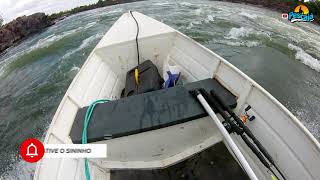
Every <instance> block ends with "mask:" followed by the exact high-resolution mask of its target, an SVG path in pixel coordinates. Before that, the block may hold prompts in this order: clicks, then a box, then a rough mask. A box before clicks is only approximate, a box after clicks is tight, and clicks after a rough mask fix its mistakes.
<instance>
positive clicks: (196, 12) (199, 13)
mask: <svg viewBox="0 0 320 180" xmlns="http://www.w3.org/2000/svg"><path fill="white" fill-rule="evenodd" d="M194 13H195V14H196V15H197V16H199V15H201V13H202V9H201V8H199V9H196V10H194Z"/></svg>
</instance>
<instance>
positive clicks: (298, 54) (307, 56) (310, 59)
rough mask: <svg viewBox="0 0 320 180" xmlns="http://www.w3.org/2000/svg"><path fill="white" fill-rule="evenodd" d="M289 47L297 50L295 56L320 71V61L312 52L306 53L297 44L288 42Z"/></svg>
mask: <svg viewBox="0 0 320 180" xmlns="http://www.w3.org/2000/svg"><path fill="white" fill-rule="evenodd" d="M288 48H289V49H291V50H293V51H296V55H295V58H296V59H297V60H299V61H301V62H302V63H303V64H305V65H307V66H309V67H310V68H311V69H314V70H316V71H318V72H320V61H319V60H318V59H316V58H314V57H312V56H311V55H310V54H308V53H306V52H305V51H304V50H303V49H302V48H300V47H298V46H295V45H293V44H291V43H289V44H288Z"/></svg>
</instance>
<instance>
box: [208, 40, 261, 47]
mask: <svg viewBox="0 0 320 180" xmlns="http://www.w3.org/2000/svg"><path fill="white" fill-rule="evenodd" d="M212 42H214V43H217V44H224V45H228V46H235V47H249V48H250V47H256V46H259V45H261V42H258V41H241V42H240V41H236V42H235V41H230V40H213V41H212Z"/></svg>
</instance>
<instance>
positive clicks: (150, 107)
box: [70, 79, 237, 143]
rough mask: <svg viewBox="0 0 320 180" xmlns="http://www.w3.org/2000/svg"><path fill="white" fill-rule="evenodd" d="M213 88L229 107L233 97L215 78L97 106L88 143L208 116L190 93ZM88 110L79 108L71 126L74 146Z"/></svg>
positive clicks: (89, 128)
mask: <svg viewBox="0 0 320 180" xmlns="http://www.w3.org/2000/svg"><path fill="white" fill-rule="evenodd" d="M195 88H204V89H205V90H207V92H210V90H212V89H214V90H215V91H216V92H217V93H218V95H220V97H222V98H223V100H224V101H225V103H226V104H227V105H229V106H230V107H231V108H234V107H236V105H237V101H236V97H235V96H234V95H233V94H231V92H229V91H228V90H227V89H226V88H224V87H223V86H222V85H221V84H220V83H219V82H218V81H217V80H215V79H205V80H201V81H197V82H192V83H188V84H186V85H183V86H176V87H173V88H169V89H161V90H158V91H153V92H148V93H144V94H139V95H134V96H130V97H126V98H122V99H119V100H114V101H111V102H107V103H104V104H98V105H97V106H96V107H95V109H94V113H93V115H92V118H91V120H90V123H89V127H88V142H95V141H100V140H104V139H108V138H117V137H121V136H127V135H132V134H136V133H141V132H145V131H149V130H154V129H159V128H163V127H168V126H171V125H175V124H179V123H184V122H187V121H190V120H194V119H198V118H202V117H205V116H207V113H206V112H205V110H204V109H203V107H202V106H201V104H200V103H199V102H198V101H197V99H196V98H195V97H193V96H192V95H191V94H190V93H189V90H193V89H195ZM86 110H87V107H84V108H82V109H79V110H78V112H77V115H76V118H75V120H74V123H73V125H72V129H71V132H70V137H71V139H72V141H73V143H81V137H82V130H83V122H84V116H85V112H86Z"/></svg>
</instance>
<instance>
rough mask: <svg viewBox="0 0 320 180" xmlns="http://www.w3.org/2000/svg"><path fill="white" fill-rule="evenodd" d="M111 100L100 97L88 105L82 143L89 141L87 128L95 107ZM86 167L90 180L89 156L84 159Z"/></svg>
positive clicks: (87, 177) (86, 173) (87, 176)
mask: <svg viewBox="0 0 320 180" xmlns="http://www.w3.org/2000/svg"><path fill="white" fill-rule="evenodd" d="M109 101H110V100H108V99H99V100H96V101H94V102H93V103H91V104H90V106H89V107H88V109H87V111H86V115H85V118H84V125H83V131H82V144H87V143H88V136H87V130H88V125H89V121H90V119H91V115H92V113H93V110H94V108H95V107H96V105H97V104H101V103H106V102H109ZM84 168H85V175H86V179H87V180H90V171H89V165H88V159H87V158H85V159H84Z"/></svg>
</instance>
